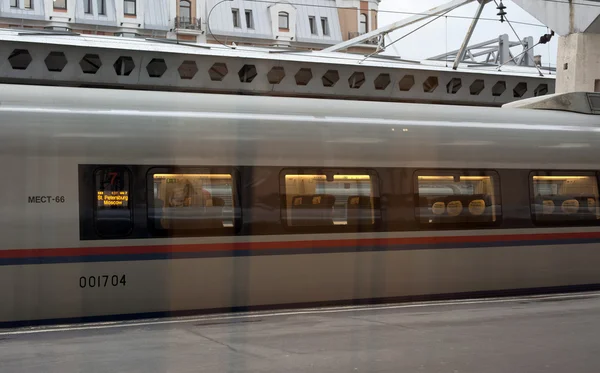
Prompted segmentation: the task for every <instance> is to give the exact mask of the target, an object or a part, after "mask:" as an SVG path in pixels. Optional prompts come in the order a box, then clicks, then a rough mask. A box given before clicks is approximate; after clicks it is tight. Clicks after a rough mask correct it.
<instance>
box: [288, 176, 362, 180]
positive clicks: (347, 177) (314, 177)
mask: <svg viewBox="0 0 600 373" xmlns="http://www.w3.org/2000/svg"><path fill="white" fill-rule="evenodd" d="M296 178H298V179H311V180H326V179H327V176H325V175H285V179H286V180H288V179H291V180H294V179H296ZM333 180H371V176H369V175H334V176H333Z"/></svg>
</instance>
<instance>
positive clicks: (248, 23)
mask: <svg viewBox="0 0 600 373" xmlns="http://www.w3.org/2000/svg"><path fill="white" fill-rule="evenodd" d="M244 14H245V15H246V28H254V19H253V17H252V11H251V10H246V11H245V12H244Z"/></svg>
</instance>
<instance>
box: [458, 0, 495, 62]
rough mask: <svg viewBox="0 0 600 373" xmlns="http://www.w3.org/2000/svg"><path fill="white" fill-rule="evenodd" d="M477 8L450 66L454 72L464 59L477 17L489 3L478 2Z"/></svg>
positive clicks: (484, 0) (484, 1) (482, 0)
mask: <svg viewBox="0 0 600 373" xmlns="http://www.w3.org/2000/svg"><path fill="white" fill-rule="evenodd" d="M478 1H479V6H478V7H477V11H476V12H475V17H473V21H472V22H471V26H469V30H468V31H467V35H465V39H464V40H463V43H462V45H461V46H460V49H459V50H458V54H457V55H456V58H455V59H454V64H453V65H452V69H453V70H456V69H457V68H458V65H459V64H460V61H462V59H463V58H464V57H465V52H466V51H467V48H468V46H469V42H470V41H471V36H472V35H473V31H475V27H476V26H477V21H479V17H481V13H482V12H483V8H484V7H485V4H487V3H488V2H489V0H478Z"/></svg>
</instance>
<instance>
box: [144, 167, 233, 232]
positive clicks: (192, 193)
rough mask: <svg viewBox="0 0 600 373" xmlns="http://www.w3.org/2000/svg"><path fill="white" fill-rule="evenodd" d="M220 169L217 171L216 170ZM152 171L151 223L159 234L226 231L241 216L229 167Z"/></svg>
mask: <svg viewBox="0 0 600 373" xmlns="http://www.w3.org/2000/svg"><path fill="white" fill-rule="evenodd" d="M215 171H217V172H215ZM222 171H223V170H213V169H194V170H182V169H178V170H166V169H165V170H157V169H153V170H151V172H150V174H149V177H148V181H149V183H150V185H149V188H148V191H149V194H150V195H149V198H148V200H149V202H150V203H149V204H148V205H149V206H148V223H149V226H150V228H151V229H152V230H153V231H154V232H155V233H157V234H159V235H161V234H162V235H169V236H171V235H184V236H205V235H214V234H226V233H227V231H228V230H233V229H234V227H235V225H236V216H237V217H239V216H240V215H241V213H240V210H239V207H237V206H238V203H236V201H235V195H236V192H235V190H236V188H235V183H234V181H235V180H234V176H233V175H234V173H233V172H231V171H230V170H225V172H222Z"/></svg>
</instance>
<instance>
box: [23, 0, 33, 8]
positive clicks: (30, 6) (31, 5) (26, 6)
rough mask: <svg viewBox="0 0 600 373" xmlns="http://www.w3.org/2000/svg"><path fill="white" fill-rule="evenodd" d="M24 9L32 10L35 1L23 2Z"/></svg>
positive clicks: (25, 0)
mask: <svg viewBox="0 0 600 373" xmlns="http://www.w3.org/2000/svg"><path fill="white" fill-rule="evenodd" d="M28 5H29V6H28ZM23 9H29V10H32V9H33V0H23Z"/></svg>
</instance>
